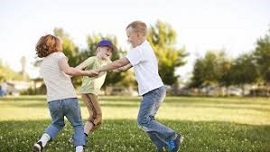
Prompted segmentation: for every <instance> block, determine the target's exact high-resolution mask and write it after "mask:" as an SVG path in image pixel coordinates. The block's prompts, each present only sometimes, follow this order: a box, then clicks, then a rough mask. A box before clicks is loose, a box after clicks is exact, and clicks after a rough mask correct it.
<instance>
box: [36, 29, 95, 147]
mask: <svg viewBox="0 0 270 152" xmlns="http://www.w3.org/2000/svg"><path fill="white" fill-rule="evenodd" d="M36 54H37V55H38V57H40V58H43V61H42V63H41V67H40V74H41V76H42V77H43V80H44V82H45V85H46V88H47V101H48V107H49V110H50V114H51V118H52V123H51V124H50V125H49V126H48V127H47V128H46V129H45V131H44V134H43V135H42V136H41V138H40V139H39V140H38V142H37V143H35V144H34V147H33V151H34V152H41V151H42V150H43V148H44V147H45V146H46V144H47V142H48V141H50V140H53V139H54V138H55V137H56V135H57V133H59V131H61V130H62V128H63V127H64V126H65V122H64V117H66V118H67V119H68V120H69V122H70V123H71V125H72V126H73V128H74V144H75V146H76V152H82V151H83V146H84V145H85V137H84V134H83V122H82V118H81V111H80V107H79V105H78V99H77V96H76V93H75V89H74V87H73V85H72V83H71V79H70V76H69V75H71V76H93V75H96V74H94V73H93V71H82V70H79V69H76V68H72V67H70V66H69V64H68V62H67V57H66V56H65V55H64V53H63V50H62V42H61V40H60V39H59V38H57V37H55V36H53V35H50V34H48V35H45V36H42V37H41V38H40V39H39V41H38V42H37V45H36Z"/></svg>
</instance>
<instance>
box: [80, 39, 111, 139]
mask: <svg viewBox="0 0 270 152" xmlns="http://www.w3.org/2000/svg"><path fill="white" fill-rule="evenodd" d="M113 51H114V46H113V44H112V42H111V41H110V40H101V41H100V42H99V43H98V45H97V50H96V56H92V57H89V58H88V59H86V60H85V61H83V62H82V63H81V64H79V65H78V66H77V67H76V68H78V69H84V70H89V69H96V68H99V67H101V66H103V65H106V64H108V63H111V57H112V53H113ZM106 75H107V72H102V73H99V74H98V76H97V77H88V76H84V77H83V78H82V85H81V89H80V92H81V94H82V99H83V101H84V103H85V106H86V107H87V109H88V112H89V117H88V118H87V121H86V123H85V125H84V134H85V136H86V138H87V136H88V134H89V133H90V132H93V131H94V130H95V129H97V128H99V127H100V125H101V123H102V112H101V108H100V105H99V102H98V93H99V91H100V88H101V87H102V85H103V84H104V81H105V78H106Z"/></svg>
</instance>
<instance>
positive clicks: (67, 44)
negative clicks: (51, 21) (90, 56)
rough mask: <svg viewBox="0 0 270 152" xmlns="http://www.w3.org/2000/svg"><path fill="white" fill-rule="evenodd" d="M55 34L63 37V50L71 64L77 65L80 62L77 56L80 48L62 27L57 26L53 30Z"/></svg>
mask: <svg viewBox="0 0 270 152" xmlns="http://www.w3.org/2000/svg"><path fill="white" fill-rule="evenodd" d="M53 32H54V35H55V36H58V37H60V38H61V39H62V42H63V52H64V54H65V55H66V56H67V57H68V63H69V65H70V66H76V65H77V64H78V58H76V56H77V54H78V52H79V48H78V47H77V46H76V45H75V44H74V42H73V41H72V39H71V38H70V37H69V34H67V33H65V32H64V30H63V29H62V28H55V29H54V30H53Z"/></svg>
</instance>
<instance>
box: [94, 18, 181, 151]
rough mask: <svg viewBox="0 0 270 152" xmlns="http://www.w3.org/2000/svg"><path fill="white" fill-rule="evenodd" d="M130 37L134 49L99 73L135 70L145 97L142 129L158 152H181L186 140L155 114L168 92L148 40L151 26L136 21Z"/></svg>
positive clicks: (128, 34)
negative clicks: (156, 118) (126, 69)
mask: <svg viewBox="0 0 270 152" xmlns="http://www.w3.org/2000/svg"><path fill="white" fill-rule="evenodd" d="M126 34H127V37H128V42H130V44H131V46H132V48H131V50H130V51H129V52H128V53H127V55H126V56H125V57H123V58H121V59H119V60H116V61H114V62H112V63H110V64H108V65H106V66H103V67H101V68H99V69H96V70H95V71H96V72H103V71H107V70H113V69H117V68H120V67H123V66H129V67H132V66H133V68H134V72H135V76H136V80H137V82H138V88H139V95H142V101H141V104H140V109H139V114H138V117H137V122H138V125H139V126H140V128H141V129H142V130H143V131H145V132H146V133H147V134H148V136H149V137H150V139H151V140H152V142H153V143H154V144H155V146H156V148H157V151H163V150H164V149H165V148H168V149H169V151H171V152H177V151H178V150H179V148H180V144H181V142H182V140H183V136H182V135H180V134H178V133H176V132H175V131H174V130H172V129H171V128H169V127H167V126H165V125H163V124H161V123H159V122H158V121H156V120H155V114H156V112H157V110H158V109H159V107H160V105H161V103H162V102H163V100H164V98H165V96H166V89H165V87H164V85H163V82H162V80H161V78H160V76H159V74H158V63H157V59H156V56H155V54H154V51H153V49H152V47H151V46H150V44H149V42H148V41H147V40H146V36H147V26H146V24H145V23H144V22H141V21H134V22H132V23H130V24H129V25H128V26H127V27H126Z"/></svg>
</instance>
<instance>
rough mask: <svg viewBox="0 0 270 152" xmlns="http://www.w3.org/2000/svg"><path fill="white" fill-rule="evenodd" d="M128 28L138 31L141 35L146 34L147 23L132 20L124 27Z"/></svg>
mask: <svg viewBox="0 0 270 152" xmlns="http://www.w3.org/2000/svg"><path fill="white" fill-rule="evenodd" d="M128 28H132V29H133V30H134V32H139V33H141V34H143V36H146V35H147V25H146V24H145V23H144V22H142V21H133V22H131V23H130V24H129V25H128V26H127V27H126V29H128Z"/></svg>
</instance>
